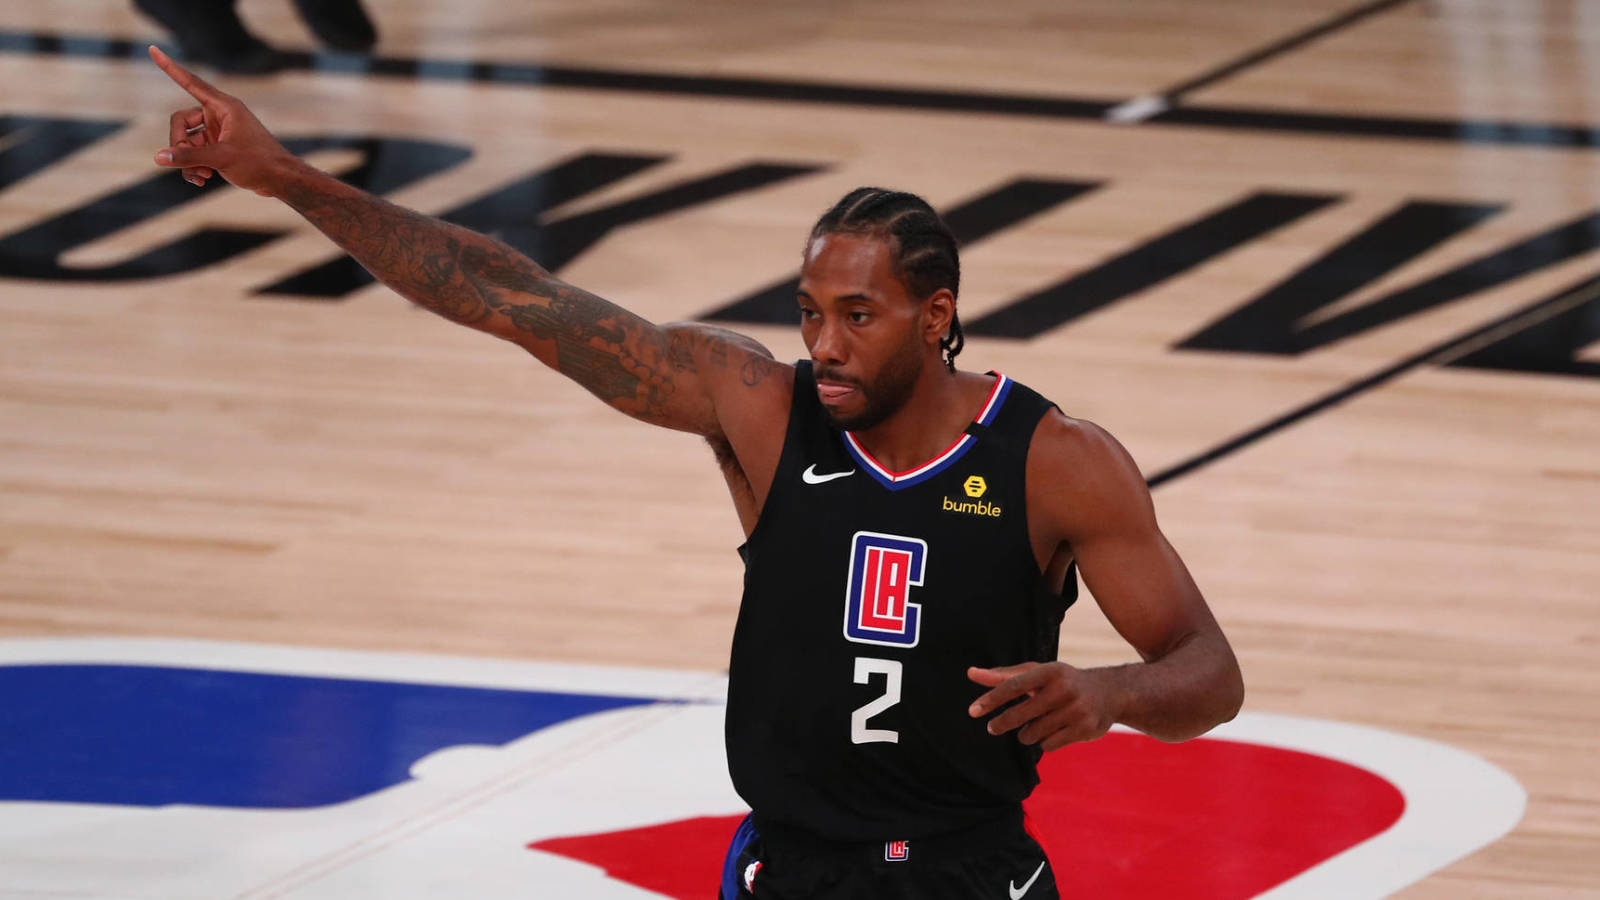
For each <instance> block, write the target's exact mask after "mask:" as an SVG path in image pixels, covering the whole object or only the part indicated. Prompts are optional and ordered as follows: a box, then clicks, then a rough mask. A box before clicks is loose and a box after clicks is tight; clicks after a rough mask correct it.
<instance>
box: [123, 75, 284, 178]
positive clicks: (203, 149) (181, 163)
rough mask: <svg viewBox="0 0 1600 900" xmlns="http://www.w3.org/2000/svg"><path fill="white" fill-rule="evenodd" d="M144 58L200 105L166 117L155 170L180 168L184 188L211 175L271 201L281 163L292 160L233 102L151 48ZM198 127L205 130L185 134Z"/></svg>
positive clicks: (273, 139) (246, 112)
mask: <svg viewBox="0 0 1600 900" xmlns="http://www.w3.org/2000/svg"><path fill="white" fill-rule="evenodd" d="M150 58H151V59H152V60H155V64H156V65H158V66H160V67H161V71H163V72H165V73H167V77H169V78H171V79H172V80H173V81H176V82H177V83H178V86H179V87H181V88H183V89H184V90H185V91H188V92H189V96H191V97H193V98H194V99H196V100H198V101H200V105H199V106H195V107H190V108H189V109H182V110H179V111H177V112H175V113H173V114H172V122H171V125H170V128H169V130H168V135H167V139H168V146H167V148H166V149H165V150H161V151H158V152H157V153H156V165H158V166H162V167H164V168H168V169H183V177H184V179H185V180H186V181H188V182H189V183H190V184H194V185H202V184H205V183H206V179H208V178H210V177H211V175H212V172H213V171H215V172H217V173H219V174H221V175H222V177H223V178H225V179H227V180H228V182H229V183H230V184H233V185H236V186H238V187H242V188H244V189H246V190H251V191H255V192H256V193H257V194H260V195H261V196H263V197H272V196H276V194H275V188H276V187H277V185H278V183H279V181H280V180H281V175H282V173H283V171H284V164H285V163H286V162H290V161H292V160H293V159H294V157H293V155H291V154H290V153H289V151H288V150H285V149H284V148H283V145H282V144H280V143H278V140H277V138H274V137H273V136H272V132H270V131H268V130H267V128H266V126H265V125H262V124H261V120H260V119H257V118H256V117H255V114H254V113H252V112H250V110H249V108H248V107H246V106H245V105H244V104H243V103H241V102H240V101H239V100H238V98H236V97H231V96H229V95H227V94H224V93H223V92H221V91H219V90H217V89H216V88H214V87H212V86H211V85H209V84H207V83H206V82H205V81H204V80H203V79H201V78H200V77H199V76H197V75H195V74H194V73H193V72H190V71H189V70H188V69H185V68H184V67H183V66H180V65H178V64H177V63H175V62H173V61H172V59H171V58H170V57H168V56H167V55H166V54H165V53H162V52H161V50H160V49H159V48H157V47H155V46H151V48H150ZM200 125H204V126H205V130H203V131H199V132H196V133H194V134H189V133H188V130H189V129H190V128H195V127H197V126H200Z"/></svg>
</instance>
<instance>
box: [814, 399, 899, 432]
mask: <svg viewBox="0 0 1600 900" xmlns="http://www.w3.org/2000/svg"><path fill="white" fill-rule="evenodd" d="M822 410H823V412H825V413H827V414H828V422H829V423H830V424H832V425H833V427H835V428H838V429H840V430H841V431H865V430H867V429H869V428H871V427H872V426H874V425H876V424H878V423H879V422H882V421H883V420H884V419H887V418H888V417H889V413H890V412H892V410H885V409H880V408H878V407H875V406H873V405H872V404H871V403H866V404H863V405H862V407H861V408H860V409H858V410H855V411H854V412H847V411H845V410H835V409H829V408H828V407H826V406H824V407H822Z"/></svg>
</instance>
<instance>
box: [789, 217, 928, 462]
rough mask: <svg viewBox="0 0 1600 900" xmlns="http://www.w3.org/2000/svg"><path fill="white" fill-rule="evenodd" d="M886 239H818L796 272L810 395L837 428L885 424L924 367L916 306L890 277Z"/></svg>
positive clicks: (924, 350) (924, 351)
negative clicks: (813, 391) (811, 375)
mask: <svg viewBox="0 0 1600 900" xmlns="http://www.w3.org/2000/svg"><path fill="white" fill-rule="evenodd" d="M892 240H893V239H892V238H880V237H874V236H864V235H855V234H825V235H822V236H821V237H818V238H816V239H815V240H813V241H812V242H811V243H810V244H809V245H808V246H807V247H806V255H805V261H804V263H803V264H802V266H801V268H800V289H799V295H798V300H799V303H800V336H801V337H802V338H804V340H805V343H806V349H807V350H809V351H811V363H812V367H813V369H814V371H815V373H816V378H817V396H818V398H819V399H820V400H821V401H822V406H823V409H825V410H827V413H828V417H829V418H830V419H831V420H832V421H833V424H834V425H835V426H837V427H839V428H845V429H850V430H856V431H860V430H865V429H868V428H871V427H872V426H874V425H877V424H878V423H879V422H882V421H883V420H884V419H886V418H888V417H889V416H890V415H891V414H893V413H894V412H895V410H897V409H899V408H900V407H901V406H902V405H903V404H904V403H905V402H906V399H907V398H908V397H910V396H911V392H912V390H913V388H914V387H915V386H916V382H917V378H918V377H919V376H920V375H921V374H922V367H923V366H924V365H926V364H927V359H928V346H927V344H926V343H925V342H924V340H923V332H924V328H923V315H922V312H923V304H922V303H918V302H916V301H913V300H912V299H911V297H910V296H908V295H907V293H906V289H905V286H904V285H902V284H901V283H900V279H899V278H898V277H896V276H895V273H894V263H893V260H892V256H891V249H892Z"/></svg>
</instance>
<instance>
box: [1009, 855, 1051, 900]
mask: <svg viewBox="0 0 1600 900" xmlns="http://www.w3.org/2000/svg"><path fill="white" fill-rule="evenodd" d="M1043 871H1044V863H1039V868H1037V869H1034V870H1033V875H1032V877H1030V878H1029V879H1028V880H1027V881H1025V882H1023V884H1022V887H1017V883H1016V882H1015V881H1012V882H1008V883H1007V884H1006V889H1007V890H1009V891H1011V900H1022V895H1023V894H1026V893H1027V892H1028V888H1031V887H1033V883H1034V882H1035V881H1038V880H1039V873H1040V872H1043Z"/></svg>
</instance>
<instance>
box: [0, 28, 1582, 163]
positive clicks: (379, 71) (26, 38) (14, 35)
mask: <svg viewBox="0 0 1600 900" xmlns="http://www.w3.org/2000/svg"><path fill="white" fill-rule="evenodd" d="M144 46H145V45H144V44H143V43H142V42H138V41H134V40H130V39H125V38H113V37H109V36H93V35H60V34H52V33H47V32H20V31H3V30H0V53H29V54H37V55H43V56H50V55H59V56H72V57H94V58H102V59H129V60H134V61H143V60H144ZM285 56H286V58H287V59H288V68H289V69H291V70H294V69H298V70H308V71H316V72H325V73H329V74H350V75H379V76H388V77H404V78H416V79H420V80H430V81H476V82H486V83H494V84H510V85H524V84H525V85H534V86H543V87H564V88H586V89H594V90H610V91H630V92H635V93H655V94H665V95H672V96H683V97H724V98H735V99H743V100H772V101H778V102H795V103H826V104H834V105H839V106H860V107H869V108H875V109H907V110H931V111H936V112H956V113H987V114H990V115H1002V116H1019V117H1034V118H1048V119H1071V120H1089V121H1104V119H1105V115H1106V113H1107V112H1109V111H1110V110H1111V109H1112V108H1113V107H1114V106H1115V105H1117V104H1115V102H1114V101H1110V100H1105V99H1097V98H1088V97H1062V96H1054V97H1052V96H1044V95H1038V94H998V93H979V92H968V91H947V90H929V89H911V88H899V87H887V86H881V87H874V86H863V85H847V84H826V83H822V82H808V81H783V80H777V79H766V78H728V77H718V76H710V75H679V74H672V73H661V72H622V71H615V70H609V69H595V68H581V67H576V66H541V65H538V64H536V63H501V62H487V61H475V60H449V59H437V60H430V59H412V58H406V57H389V56H361V55H355V54H344V53H287V54H285ZM240 77H243V76H240ZM1147 124H1152V125H1177V126H1185V127H1199V128H1216V129H1223V130H1243V131H1264V132H1272V133H1281V134H1316V135H1338V136H1341V137H1353V138H1407V139H1414V140H1427V141H1446V142H1454V143H1464V144H1510V145H1532V146H1541V147H1582V148H1591V147H1600V128H1597V127H1590V126H1587V125H1558V124H1552V123H1541V122H1497V121H1474V120H1455V119H1426V118H1399V117H1386V116H1354V115H1340V114H1336V113H1316V112H1295V111H1290V110H1271V109H1247V108H1230V107H1206V106H1195V107H1178V108H1176V109H1169V110H1167V111H1165V112H1163V113H1161V114H1159V115H1155V116H1153V117H1151V118H1150V119H1148V120H1147Z"/></svg>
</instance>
